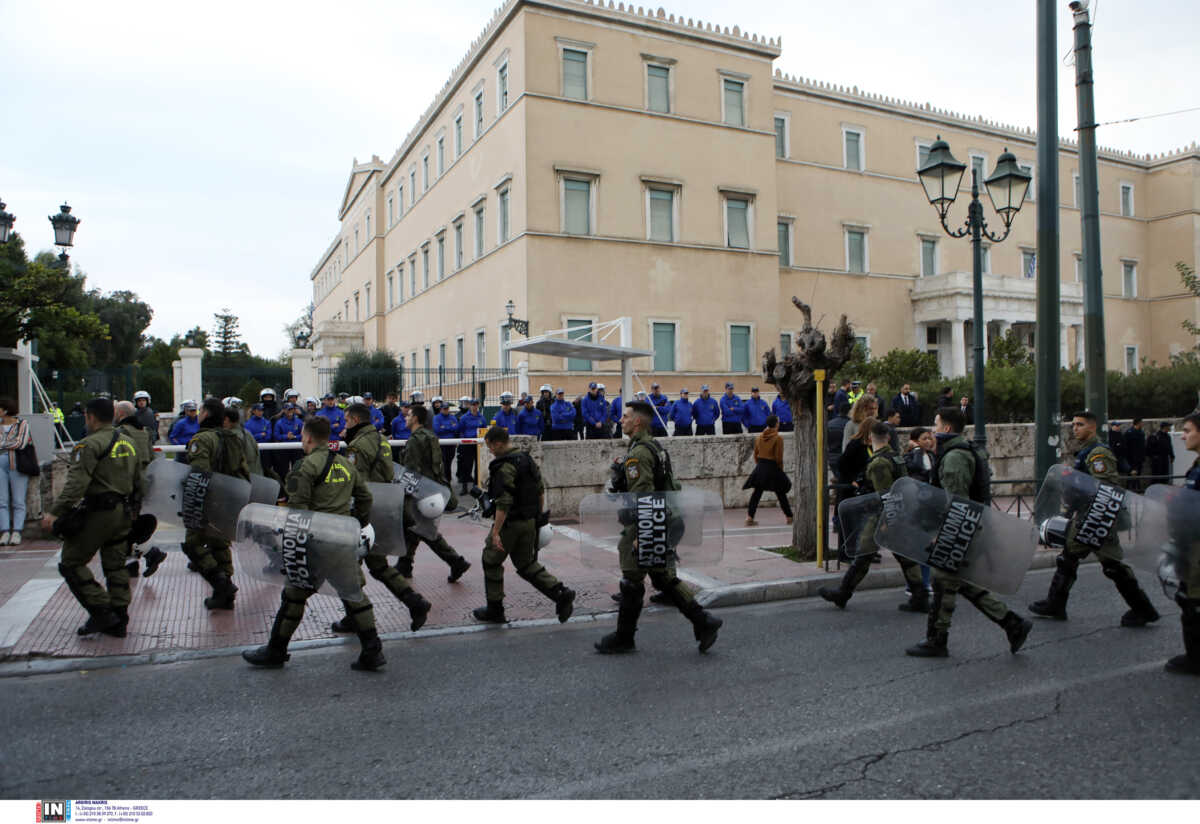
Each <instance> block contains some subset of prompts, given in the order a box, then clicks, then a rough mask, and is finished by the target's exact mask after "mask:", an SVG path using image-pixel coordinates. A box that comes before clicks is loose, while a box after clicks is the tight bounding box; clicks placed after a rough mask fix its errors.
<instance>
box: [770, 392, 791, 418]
mask: <svg viewBox="0 0 1200 824" xmlns="http://www.w3.org/2000/svg"><path fill="white" fill-rule="evenodd" d="M771 414H772V415H774V416H775V417H777V418H779V422H780V423H791V422H792V405H791V404H790V403H788V402H787V401H785V400H784V399H783V398H776V399H775V400H774V401H772V402H771Z"/></svg>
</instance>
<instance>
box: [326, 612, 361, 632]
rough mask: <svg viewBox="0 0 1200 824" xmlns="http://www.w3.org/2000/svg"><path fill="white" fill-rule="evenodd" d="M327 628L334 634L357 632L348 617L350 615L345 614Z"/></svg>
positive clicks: (352, 620) (356, 628) (352, 621)
mask: <svg viewBox="0 0 1200 824" xmlns="http://www.w3.org/2000/svg"><path fill="white" fill-rule="evenodd" d="M329 628H330V629H331V630H333V631H334V632H358V627H357V626H356V625H355V623H354V619H353V618H351V617H350V613H346V614H345V615H343V616H342V617H341V618H339V619H337V620H336V621H334V622H333V623H332V624H330V625H329Z"/></svg>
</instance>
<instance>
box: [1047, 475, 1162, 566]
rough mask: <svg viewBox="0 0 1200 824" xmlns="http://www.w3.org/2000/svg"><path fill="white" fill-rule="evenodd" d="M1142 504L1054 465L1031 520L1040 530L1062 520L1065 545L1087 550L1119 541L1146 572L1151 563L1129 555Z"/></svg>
mask: <svg viewBox="0 0 1200 824" xmlns="http://www.w3.org/2000/svg"><path fill="white" fill-rule="evenodd" d="M1145 502H1146V499H1145V498H1143V497H1142V496H1141V495H1137V494H1135V493H1133V492H1130V491H1129V490H1128V489H1122V488H1121V487H1119V486H1114V485H1112V484H1109V483H1105V482H1104V481H1101V480H1099V479H1097V478H1094V477H1092V476H1091V475H1089V474H1087V473H1086V472H1079V471H1077V470H1075V469H1072V468H1071V467H1069V466H1066V465H1064V464H1055V465H1054V466H1052V467H1050V469H1049V470H1047V472H1046V478H1045V480H1044V481H1042V488H1041V489H1039V490H1038V496H1037V501H1035V502H1034V505H1033V519H1034V521H1036V522H1037V524H1038V526H1039V528H1041V525H1042V524H1046V523H1047V522H1051V523H1053V521H1052V519H1054V518H1065V519H1066V528H1065V535H1064V536H1063V538H1064V542H1071V541H1073V542H1075V543H1077V544H1080V545H1082V546H1084V547H1086V548H1088V549H1099V548H1100V547H1102V546H1104V545H1105V544H1109V545H1111V544H1113V543H1116V542H1120V544H1121V545H1122V548H1123V550H1124V551H1125V552H1126V553H1127V556H1128V558H1127V559H1128V560H1129V561H1130V562H1131V563H1137V564H1138V565H1139V566H1142V567H1143V568H1144V569H1149V568H1151V567H1152V566H1153V563H1152V562H1151V561H1150V560H1149V559H1148V558H1142V559H1138V558H1136V557H1133V556H1131V555H1129V553H1130V550H1131V549H1132V548H1133V546H1134V545H1135V543H1136V541H1135V532H1136V531H1137V529H1138V528H1139V526H1140V523H1141V522H1142V520H1143V512H1142V510H1143V509H1144V506H1145ZM1134 554H1136V553H1134Z"/></svg>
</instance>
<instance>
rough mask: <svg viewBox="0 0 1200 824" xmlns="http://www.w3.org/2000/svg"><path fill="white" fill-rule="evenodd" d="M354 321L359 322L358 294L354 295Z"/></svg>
mask: <svg viewBox="0 0 1200 824" xmlns="http://www.w3.org/2000/svg"><path fill="white" fill-rule="evenodd" d="M354 319H355V320H358V319H359V318H358V292H355V293H354Z"/></svg>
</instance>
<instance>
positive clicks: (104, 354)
mask: <svg viewBox="0 0 1200 824" xmlns="http://www.w3.org/2000/svg"><path fill="white" fill-rule="evenodd" d="M84 297H85V303H87V304H89V305H90V307H91V310H92V311H93V312H94V313H95V314H96V316H97V317H99V318H100V320H102V321H104V323H105V325H106V326H108V337H106V338H101V339H97V340H94V341H92V342H91V344H90V348H91V360H92V364H93V365H94V366H97V367H100V368H106V367H108V368H112V367H118V366H124V365H126V364H130V363H133V362H134V360H135V359H136V358H137V355H138V351H139V350H140V349H141V347H142V343H143V341H144V338H143V333H144V332H145V331H146V327H148V326H149V325H150V320H151V319H152V318H153V317H154V310H153V309H151V308H150V305H149V304H147V303H145V302H144V301H142V300H141V299H139V298H138V296H137V295H136V294H134V293H133V292H129V291H125V290H121V291H117V292H110V293H109V294H107V295H102V294H100V291H99V290H98V289H93V290H92V291H90V292H88V293H86V295H85V296H84Z"/></svg>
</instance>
